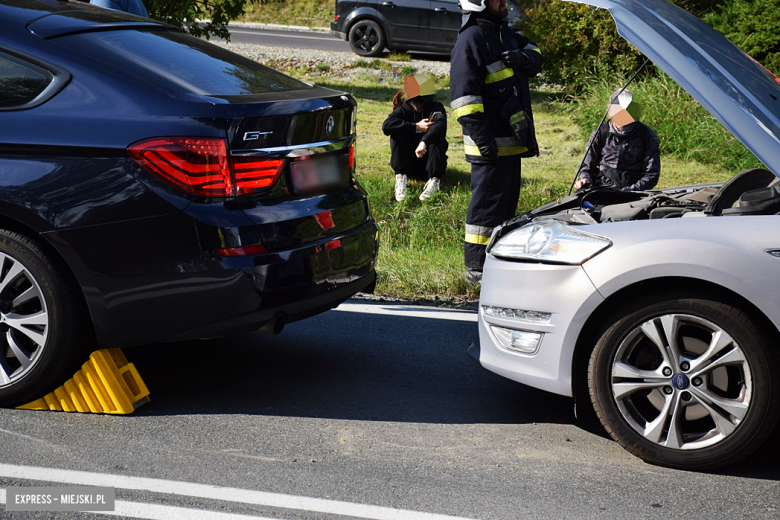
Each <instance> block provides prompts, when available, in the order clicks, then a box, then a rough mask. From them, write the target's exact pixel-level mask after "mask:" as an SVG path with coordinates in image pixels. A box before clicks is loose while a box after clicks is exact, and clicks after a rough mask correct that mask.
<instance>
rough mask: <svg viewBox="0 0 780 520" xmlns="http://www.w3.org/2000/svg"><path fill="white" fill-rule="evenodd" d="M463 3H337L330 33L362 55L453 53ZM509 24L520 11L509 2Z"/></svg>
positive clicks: (440, 0)
mask: <svg viewBox="0 0 780 520" xmlns="http://www.w3.org/2000/svg"><path fill="white" fill-rule="evenodd" d="M459 1H460V0H392V1H384V0H336V13H335V15H334V17H333V21H332V22H331V23H330V32H331V33H332V34H335V35H336V36H338V37H339V38H341V39H342V40H347V41H349V45H350V47H351V48H352V50H353V51H355V52H356V53H357V54H359V55H361V56H369V57H373V56H379V55H380V54H382V52H384V50H385V48H388V49H390V50H398V51H419V52H432V53H446V54H449V53H450V52H452V48H453V47H454V46H455V40H456V39H457V38H458V31H460V26H461V20H462V14H461V10H460V7H459V6H458V3H459ZM508 7H509V13H510V14H509V16H510V18H509V22H510V23H513V22H514V20H515V19H516V18H517V17H518V16H519V10H518V7H517V6H516V5H514V4H513V3H512V2H509V3H508Z"/></svg>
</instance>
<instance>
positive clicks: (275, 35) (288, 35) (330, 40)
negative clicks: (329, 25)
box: [230, 31, 344, 42]
mask: <svg viewBox="0 0 780 520" xmlns="http://www.w3.org/2000/svg"><path fill="white" fill-rule="evenodd" d="M230 34H254V35H255V36H273V37H275V38H295V39H298V40H323V41H327V42H343V41H344V40H340V39H338V38H318V37H316V36H296V35H294V34H275V33H261V32H256V31H230Z"/></svg>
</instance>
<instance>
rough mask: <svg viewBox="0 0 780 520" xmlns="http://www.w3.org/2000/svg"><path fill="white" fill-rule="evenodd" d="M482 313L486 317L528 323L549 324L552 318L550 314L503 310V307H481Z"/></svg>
mask: <svg viewBox="0 0 780 520" xmlns="http://www.w3.org/2000/svg"><path fill="white" fill-rule="evenodd" d="M482 312H484V313H485V315H487V316H497V317H499V318H509V319H512V320H520V321H527V322H529V323H550V318H551V317H552V314H550V313H549V312H537V311H524V310H521V309H505V308H504V307H493V306H490V305H483V306H482Z"/></svg>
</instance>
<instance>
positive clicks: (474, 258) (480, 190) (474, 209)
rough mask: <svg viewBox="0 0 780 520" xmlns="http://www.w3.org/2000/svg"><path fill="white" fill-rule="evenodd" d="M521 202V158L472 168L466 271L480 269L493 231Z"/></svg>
mask: <svg viewBox="0 0 780 520" xmlns="http://www.w3.org/2000/svg"><path fill="white" fill-rule="evenodd" d="M518 200H520V158H519V157H518V158H512V159H505V160H501V161H496V162H493V163H490V164H472V165H471V202H470V203H469V210H468V213H467V214H466V243H465V246H464V255H463V256H464V260H465V263H466V267H469V268H472V269H482V266H483V265H485V249H486V248H487V244H488V241H489V240H490V236H491V234H492V232H493V228H495V227H496V226H498V225H499V224H501V223H503V222H504V221H505V220H508V219H510V218H512V217H514V216H515V212H516V211H517V202H518Z"/></svg>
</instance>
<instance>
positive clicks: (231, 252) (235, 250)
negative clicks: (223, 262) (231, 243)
mask: <svg viewBox="0 0 780 520" xmlns="http://www.w3.org/2000/svg"><path fill="white" fill-rule="evenodd" d="M267 252H268V250H267V249H266V248H265V246H263V245H260V244H257V245H254V246H244V247H226V248H225V249H217V253H219V254H220V255H222V256H254V255H263V254H265V253H267Z"/></svg>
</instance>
